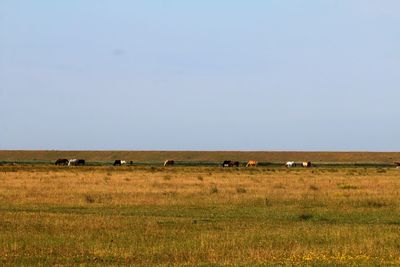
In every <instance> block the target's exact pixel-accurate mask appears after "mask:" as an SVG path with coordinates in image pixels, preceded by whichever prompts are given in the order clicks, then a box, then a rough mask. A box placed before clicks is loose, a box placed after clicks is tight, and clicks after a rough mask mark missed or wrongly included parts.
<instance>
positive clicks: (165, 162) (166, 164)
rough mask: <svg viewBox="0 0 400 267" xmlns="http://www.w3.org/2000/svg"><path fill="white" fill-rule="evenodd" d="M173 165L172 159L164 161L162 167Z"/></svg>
mask: <svg viewBox="0 0 400 267" xmlns="http://www.w3.org/2000/svg"><path fill="white" fill-rule="evenodd" d="M174 164H175V161H174V160H172V159H167V160H166V161H164V166H172V165H174Z"/></svg>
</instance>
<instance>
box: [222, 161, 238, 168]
mask: <svg viewBox="0 0 400 267" xmlns="http://www.w3.org/2000/svg"><path fill="white" fill-rule="evenodd" d="M239 165H240V163H239V161H231V160H225V161H224V163H222V167H234V166H236V167H239Z"/></svg>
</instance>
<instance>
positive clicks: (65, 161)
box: [55, 159, 69, 166]
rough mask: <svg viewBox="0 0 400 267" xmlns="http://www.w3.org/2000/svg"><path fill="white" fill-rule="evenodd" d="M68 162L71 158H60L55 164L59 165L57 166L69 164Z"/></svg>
mask: <svg viewBox="0 0 400 267" xmlns="http://www.w3.org/2000/svg"><path fill="white" fill-rule="evenodd" d="M68 162H69V160H67V159H58V160H56V163H55V165H57V166H67V165H68Z"/></svg>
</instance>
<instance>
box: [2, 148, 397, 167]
mask: <svg viewBox="0 0 400 267" xmlns="http://www.w3.org/2000/svg"><path fill="white" fill-rule="evenodd" d="M59 158H67V159H71V158H80V159H85V160H86V161H87V162H88V163H89V164H91V165H107V164H111V163H112V162H113V161H114V160H116V159H122V160H126V161H128V162H129V161H133V162H134V163H135V164H139V165H140V164H152V165H161V164H162V162H164V160H166V159H174V160H175V161H176V162H177V164H180V165H182V166H183V165H209V166H212V165H215V164H220V163H221V162H223V161H224V160H234V161H240V162H242V163H245V162H247V161H248V160H257V161H259V162H260V163H262V164H264V165H267V164H271V163H272V164H282V163H284V162H286V161H292V160H293V161H297V162H302V161H312V162H313V163H317V164H320V165H321V164H322V165H351V164H358V165H363V166H371V165H381V166H385V165H386V166H389V165H393V162H395V161H400V153H399V152H240V151H215V152H210V151H6V150H0V163H1V162H3V163H10V162H20V163H28V164H29V163H47V164H49V163H54V161H55V160H57V159H59Z"/></svg>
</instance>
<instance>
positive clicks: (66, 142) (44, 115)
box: [0, 0, 400, 151]
mask: <svg viewBox="0 0 400 267" xmlns="http://www.w3.org/2000/svg"><path fill="white" fill-rule="evenodd" d="M399 10H400V1H397V0H379V1H378V0H374V1H373V0H324V1H321V0H308V1H296V0H292V1H288V0H268V1H267V0H250V1H243V0H241V1H239V0H219V1H215V0H202V1H184V0H170V1H167V0H149V1H128V0H117V1H116V0H114V1H111V0H85V1H81V0H68V1H51V0H37V1H22V0H1V1H0V149H46V150H47V149H49V150H52V149H62V150H259V151H264V150H303V151H400V142H399V141H398V140H399V136H400V123H399V114H400V86H399V85H400V73H399V72H400V49H399V48H400V27H399V25H400V16H399Z"/></svg>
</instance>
